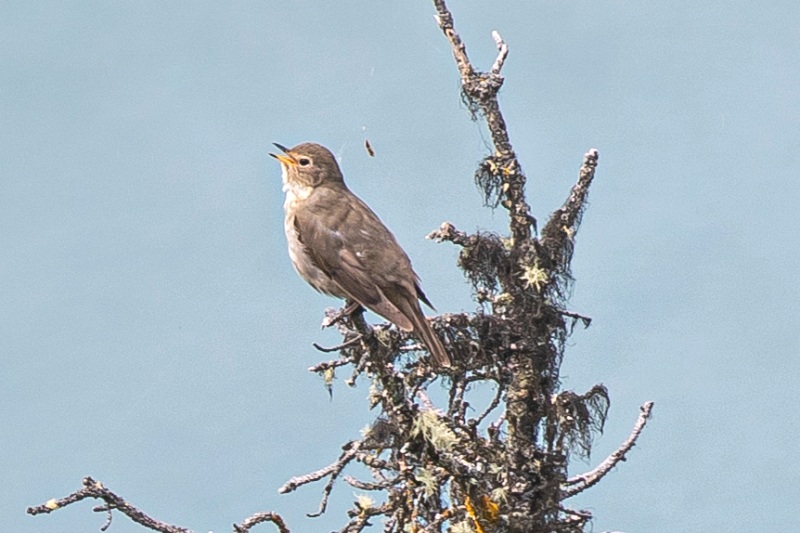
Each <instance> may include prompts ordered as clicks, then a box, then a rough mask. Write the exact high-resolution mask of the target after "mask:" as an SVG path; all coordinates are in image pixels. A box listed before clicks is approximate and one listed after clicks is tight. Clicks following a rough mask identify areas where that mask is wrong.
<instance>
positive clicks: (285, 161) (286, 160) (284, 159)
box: [269, 143, 297, 167]
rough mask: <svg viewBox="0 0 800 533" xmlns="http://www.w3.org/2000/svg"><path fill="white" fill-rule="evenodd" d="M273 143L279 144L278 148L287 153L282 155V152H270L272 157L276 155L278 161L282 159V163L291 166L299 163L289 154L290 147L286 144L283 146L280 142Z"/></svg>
mask: <svg viewBox="0 0 800 533" xmlns="http://www.w3.org/2000/svg"><path fill="white" fill-rule="evenodd" d="M272 144H274V145H275V146H277V147H278V149H279V150H280V151H281V152H283V153H285V154H286V155H281V154H273V153H270V154H269V155H271V156H272V157H274V158H275V159H277V160H278V161H280V162H281V164H283V165H287V166H290V167H291V166H294V165H296V164H297V161H295V160H294V159H292V157H291V156H290V155H289V149H288V148H286V147H285V146H283V145H281V144H278V143H272Z"/></svg>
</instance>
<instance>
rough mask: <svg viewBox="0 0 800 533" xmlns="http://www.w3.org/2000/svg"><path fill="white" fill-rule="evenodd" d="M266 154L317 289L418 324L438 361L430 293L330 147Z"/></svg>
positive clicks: (303, 264)
mask: <svg viewBox="0 0 800 533" xmlns="http://www.w3.org/2000/svg"><path fill="white" fill-rule="evenodd" d="M275 146H277V147H278V148H279V149H280V150H281V151H282V152H283V154H270V155H271V156H272V157H274V158H275V159H277V160H278V161H280V163H281V168H282V171H283V172H282V175H283V190H284V192H285V193H286V201H285V202H284V204H283V207H284V210H285V212H286V218H285V221H284V225H285V230H286V239H287V241H288V243H289V257H291V259H292V263H293V264H294V268H295V269H296V270H297V272H298V273H299V274H300V276H301V277H302V278H303V279H304V280H306V281H307V282H308V283H309V284H311V286H312V287H314V288H315V289H316V290H318V291H320V292H323V293H325V294H329V295H332V296H336V297H338V298H343V299H346V300H348V301H349V302H351V303H358V304H361V305H362V306H364V307H366V308H367V309H370V310H371V311H373V312H375V313H377V314H379V315H381V316H382V317H384V318H385V319H387V320H389V321H391V322H393V323H394V324H396V325H397V327H399V328H400V329H402V330H404V331H413V332H415V333H416V334H417V335H418V336H419V337H420V338H421V340H422V341H423V342H424V343H425V346H426V347H427V348H428V351H429V352H430V353H431V355H432V356H433V359H434V361H435V362H436V364H437V365H438V366H440V367H449V366H450V357H449V356H448V355H447V352H446V351H445V348H444V345H443V344H442V341H441V340H440V339H439V337H438V336H437V335H436V333H434V331H433V329H432V328H431V326H430V324H428V321H427V320H426V319H425V315H424V314H423V313H422V309H421V308H420V305H419V301H418V300H422V301H423V302H424V303H425V304H426V305H427V306H428V307H430V308H431V309H433V306H432V305H431V303H430V302H429V301H428V298H427V297H426V296H425V293H424V292H422V288H421V287H420V286H419V277H418V276H417V275H416V273H415V272H414V270H413V269H412V268H411V261H410V260H409V258H408V256H407V255H406V253H405V252H404V251H403V249H402V248H400V245H399V244H397V241H396V240H395V238H394V235H392V233H391V232H390V231H389V229H388V228H387V227H386V226H385V225H384V224H383V222H381V220H380V219H379V218H378V216H377V215H376V214H375V213H374V212H373V211H372V209H370V208H369V207H368V206H367V204H365V203H364V202H362V201H361V199H360V198H358V197H357V196H356V195H355V194H353V193H352V192H350V189H348V188H347V185H345V183H344V177H343V176H342V171H341V170H340V169H339V164H338V163H337V162H336V159H335V158H334V156H333V154H332V153H331V152H330V151H329V150H328V149H327V148H325V147H324V146H321V145H319V144H314V143H303V144H298V145H297V146H295V147H294V148H285V147H283V146H281V145H280V144H275Z"/></svg>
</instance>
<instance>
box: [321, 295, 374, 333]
mask: <svg viewBox="0 0 800 533" xmlns="http://www.w3.org/2000/svg"><path fill="white" fill-rule="evenodd" d="M359 310H361V311H363V310H364V309H363V308H362V307H361V304H360V303H358V302H356V301H353V300H346V301H345V303H344V307H342V308H341V309H339V310H338V311H336V312H335V313H332V314H327V313H326V314H325V318H323V319H322V329H325V328H329V327H331V326H333V325H335V324H336V323H337V322H341V321H342V320H343V319H344V318H346V317H348V316H350V315H352V314H353V313H355V312H356V311H359Z"/></svg>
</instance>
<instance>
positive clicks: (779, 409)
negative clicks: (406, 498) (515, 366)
mask: <svg viewBox="0 0 800 533" xmlns="http://www.w3.org/2000/svg"><path fill="white" fill-rule="evenodd" d="M450 7H451V9H452V10H453V12H454V16H455V22H456V27H457V29H458V30H459V31H460V33H461V35H462V37H463V38H464V39H465V41H466V43H467V47H468V52H469V54H470V57H471V59H472V60H473V62H474V64H475V65H476V66H477V67H479V68H482V69H488V68H489V66H490V65H491V62H492V61H493V60H494V56H495V47H494V43H493V42H492V39H491V31H492V30H498V31H499V32H500V33H501V34H502V35H503V37H504V38H505V39H506V41H507V42H508V44H509V46H510V48H511V52H510V55H509V58H508V61H507V62H506V67H505V69H504V74H505V75H506V83H505V86H504V88H503V91H502V93H501V98H500V101H501V105H502V108H503V111H504V113H505V116H506V120H507V122H508V126H509V132H510V134H511V139H512V143H513V144H514V146H515V149H516V150H517V152H518V154H519V157H520V159H521V162H522V164H523V167H524V169H525V171H526V173H527V175H528V176H529V183H528V195H529V199H530V203H531V205H532V207H533V209H534V212H535V214H536V215H537V216H538V217H539V219H540V220H544V219H546V217H547V215H548V214H549V213H550V211H552V210H553V209H554V208H555V207H557V206H558V205H560V203H561V202H562V200H563V199H564V198H565V197H566V195H567V193H568V190H569V187H570V186H571V185H572V184H573V182H574V181H575V179H576V177H577V171H578V168H579V165H580V162H581V157H582V155H583V153H584V152H585V151H586V150H587V149H589V148H591V147H596V148H597V149H599V151H600V167H599V169H598V173H597V177H596V180H595V183H594V185H593V189H592V192H591V196H590V202H591V204H590V207H589V209H588V211H587V213H586V215H585V217H584V222H583V226H582V228H581V231H580V233H579V234H578V237H577V252H576V254H575V261H574V274H575V276H576V278H577V283H576V285H575V290H574V298H573V300H572V308H573V309H574V310H575V311H577V312H580V313H583V314H588V315H590V316H592V317H593V318H594V322H593V324H592V327H591V328H589V329H588V330H585V331H578V332H577V333H576V334H575V335H574V336H573V337H572V339H571V345H570V347H569V349H568V351H567V354H566V359H565V363H564V366H563V378H564V379H563V381H564V387H565V388H569V389H575V390H577V391H579V392H582V391H584V390H586V389H588V388H589V387H591V386H592V385H593V384H595V383H597V382H602V383H604V384H606V385H607V386H608V388H609V390H610V393H611V398H612V406H611V413H610V419H609V421H608V424H607V427H606V432H605V434H604V435H603V436H602V437H601V438H600V439H599V440H598V441H597V443H596V447H595V452H594V455H593V457H592V459H591V460H590V461H589V462H588V463H585V464H584V463H582V462H581V461H579V460H576V461H574V462H573V473H578V472H580V471H582V470H585V469H589V468H591V467H592V466H594V464H596V462H598V461H600V460H601V459H602V458H603V457H605V455H607V454H608V453H610V452H611V451H613V450H614V449H615V448H616V447H617V446H618V445H619V443H620V442H621V441H622V440H623V439H624V438H625V437H626V436H627V435H628V432H629V431H630V428H631V426H632V424H633V422H634V420H635V418H636V415H637V413H638V406H639V405H640V404H641V403H643V402H644V401H646V400H654V401H655V402H656V406H655V411H654V413H655V416H654V419H653V420H652V422H651V423H650V425H648V427H647V429H646V431H645V433H644V435H643V436H642V438H641V440H640V443H639V445H638V446H637V447H636V448H635V449H634V451H633V452H632V454H631V455H630V456H629V460H628V461H627V462H626V463H623V464H622V465H621V466H619V467H618V468H617V469H616V470H615V471H614V472H613V473H612V474H611V475H609V476H608V477H607V478H606V480H605V481H604V482H603V483H601V484H600V485H599V486H598V487H596V488H595V489H592V490H590V491H588V492H587V493H585V494H583V495H581V496H579V497H577V498H575V499H574V501H573V503H574V505H575V506H576V507H582V508H588V509H591V510H592V511H593V512H594V513H595V515H596V520H595V521H594V529H595V531H604V530H620V531H626V532H629V533H632V532H644V531H647V532H662V531H663V532H674V531H755V530H760V531H771V530H784V531H786V530H790V529H791V528H792V526H794V525H795V524H796V517H795V514H796V513H795V507H796V504H797V501H798V500H800V490H798V489H797V483H796V480H797V479H798V476H800V467H798V466H797V461H796V457H795V456H796V455H797V451H798V445H797V443H798V441H800V411H799V410H798V409H797V401H796V394H795V390H794V389H795V388H796V382H797V379H798V377H800V327H798V326H800V324H799V323H798V322H800V319H798V316H799V315H800V289H798V284H797V282H796V272H797V271H798V269H799V268H800V253H799V252H798V245H797V238H796V235H795V232H796V227H797V225H798V222H800V221H799V220H798V216H797V214H796V211H795V210H796V205H797V203H798V201H800V185H799V184H798V183H799V182H798V179H797V168H800V155H798V153H799V151H798V132H800V106H798V98H799V97H800V41H798V39H797V21H798V20H800V7H798V5H797V4H796V3H795V2H771V3H769V6H767V5H765V4H763V3H759V2H737V3H735V4H731V3H728V2H721V1H709V2H702V3H697V2H647V3H637V2H622V1H613V2H582V1H579V2H527V1H498V2H475V1H469V2H451V6H450ZM433 13H434V9H433V6H432V4H431V3H430V2H427V1H422V0H420V1H414V2H387V1H374V0H373V1H366V0H364V1H360V0H354V1H349V2H310V1H298V2H293V3H286V2H263V1H262V2H256V1H250V2H247V1H242V2H233V3H226V4H219V3H216V2H205V1H198V2H193V3H189V2H170V3H165V2H154V1H142V2H130V1H121V2H114V3H108V2H88V1H87V2H37V3H32V2H14V1H12V2H5V3H4V4H3V6H2V7H0V66H1V67H2V73H3V74H2V76H0V228H2V230H0V294H2V301H3V305H2V311H0V356H1V357H2V358H1V359H0V420H2V426H3V428H4V429H3V431H1V432H0V450H2V451H3V453H2V454H0V472H2V474H3V475H2V476H0V526H2V529H3V530H7V531H17V532H20V533H26V532H37V533H47V532H56V531H64V530H81V531H94V530H95V528H98V527H99V526H100V525H101V524H102V521H103V517H102V516H99V515H94V514H93V513H91V511H90V507H91V506H90V505H88V504H84V505H82V506H80V505H79V506H75V507H71V508H69V509H66V510H62V511H61V512H59V513H56V514H54V515H51V516H48V517H37V518H31V517H28V516H26V515H25V514H24V510H25V508H26V507H27V506H28V505H32V504H37V503H41V502H43V501H45V500H47V499H49V498H51V497H58V496H62V495H64V494H67V493H68V492H71V491H72V490H74V489H76V488H77V487H78V486H79V483H80V479H81V478H82V477H83V476H85V475H92V476H94V477H96V478H97V479H100V480H102V481H104V482H105V483H106V484H107V485H108V486H110V487H111V488H112V489H114V490H116V491H117V492H119V493H120V494H122V495H123V496H125V497H126V498H127V499H128V500H129V501H131V502H133V503H135V504H137V505H139V506H140V507H141V508H143V509H144V510H146V511H147V512H149V513H151V514H152V515H153V516H155V517H157V518H159V519H162V520H165V521H167V522H171V523H175V524H179V525H182V526H186V527H190V528H192V529H194V530H196V531H200V532H202V531H209V530H213V531H218V532H219V531H228V530H230V524H231V523H232V522H234V521H238V520H241V519H242V518H243V517H245V516H247V515H249V514H251V513H253V512H255V511H260V510H275V511H278V512H280V513H283V514H284V516H285V517H286V518H287V519H288V520H289V523H290V526H291V527H293V530H295V531H330V530H332V529H334V528H336V527H337V526H339V525H341V524H342V523H343V522H344V519H343V513H342V510H343V509H344V508H345V507H346V506H348V505H349V503H350V502H351V501H352V499H353V492H354V491H353V490H352V489H351V488H350V487H348V486H346V485H340V486H338V487H337V490H335V491H334V495H333V497H332V505H331V510H330V512H329V514H328V515H326V516H325V517H323V518H320V519H316V520H315V521H312V520H310V519H306V518H304V513H306V512H311V511H314V510H315V509H316V507H317V503H318V498H319V495H320V492H319V490H320V489H321V486H315V487H307V488H304V489H301V490H300V491H299V492H297V493H294V494H291V495H288V496H280V495H278V494H277V488H278V487H279V486H280V485H281V484H282V483H283V482H284V481H286V480H287V479H288V478H289V477H291V476H292V475H295V474H300V473H304V472H306V471H309V470H312V469H316V468H318V467H320V466H322V465H325V464H328V463H329V462H331V461H332V460H333V459H334V458H335V457H336V456H337V455H338V446H339V445H340V444H341V443H343V442H345V441H346V440H348V439H350V438H353V437H354V436H357V435H358V430H359V429H360V428H361V427H363V426H364V425H366V424H367V423H368V422H369V421H370V420H371V418H372V416H373V415H374V413H370V412H368V411H367V409H366V401H365V398H366V395H367V384H366V383H360V384H359V385H358V386H357V387H356V388H354V389H350V388H348V387H347V386H346V385H345V384H344V379H341V378H343V377H344V376H340V379H339V380H338V381H337V384H336V388H335V395H334V399H333V401H330V400H329V398H328V395H327V392H326V391H325V390H324V388H323V386H322V385H321V383H320V381H319V378H318V377H316V376H314V375H310V374H308V373H307V372H306V370H305V369H306V368H307V367H308V366H310V365H311V364H313V363H315V362H317V361H319V360H322V359H324V358H325V356H324V355H322V354H318V353H316V352H315V351H314V350H313V349H312V348H311V343H312V342H319V343H322V344H334V343H335V342H336V340H337V338H336V335H335V333H333V332H327V331H326V332H320V331H319V323H320V320H321V317H322V312H323V310H324V309H325V307H327V306H331V305H335V304H336V302H335V301H334V300H331V299H328V298H326V297H324V296H322V295H319V294H317V293H315V292H314V291H313V290H312V289H310V288H309V287H308V286H306V285H305V284H304V283H303V282H302V281H301V280H300V279H299V278H298V277H297V276H296V275H295V273H294V271H293V270H292V268H291V265H290V262H289V260H288V257H287V254H286V251H285V242H284V237H283V228H282V224H283V214H282V201H283V199H282V193H281V190H280V170H279V167H278V165H277V163H276V162H275V161H273V160H271V159H270V158H269V157H268V155H267V153H268V152H269V151H270V149H271V144H270V143H272V142H280V143H282V144H286V145H289V146H291V145H293V144H296V143H299V142H303V141H316V142H321V143H323V144H325V145H327V146H328V147H330V148H331V149H332V150H333V151H334V152H335V153H336V154H337V156H338V157H339V159H340V162H341V164H342V167H343V169H344V172H345V176H346V178H347V180H348V183H349V184H350V187H351V188H352V189H353V190H354V191H355V192H356V193H357V194H359V195H360V196H361V197H362V198H364V199H365V200H366V201H367V202H368V203H369V204H370V205H371V206H372V207H373V208H374V209H375V210H376V211H377V212H378V213H379V214H380V215H381V217H382V218H383V220H384V221H385V222H386V223H387V225H388V226H389V227H390V228H392V230H393V231H394V232H395V234H396V235H397V237H398V240H399V241H400V242H401V243H402V244H403V246H404V247H405V248H406V250H407V252H408V253H409V255H410V256H411V258H412V261H413V262H414V265H415V268H416V270H417V271H418V272H419V274H420V276H421V278H422V281H423V286H424V287H425V291H426V292H427V294H428V296H429V297H430V298H431V300H432V301H433V302H434V304H436V306H437V307H438V309H439V310H440V311H449V312H458V311H462V310H471V309H474V304H473V303H472V302H471V300H470V291H469V287H468V285H467V284H466V282H465V281H464V279H463V277H462V275H461V273H460V271H459V270H458V269H457V268H456V267H455V259H456V254H457V250H456V249H455V248H453V247H452V246H449V245H446V244H435V243H432V242H430V241H426V240H425V239H424V238H423V237H424V235H426V234H427V233H428V232H429V231H431V230H433V229H435V228H436V227H438V226H439V225H440V224H441V222H442V221H444V220H449V221H451V222H453V223H454V224H455V225H456V226H457V227H459V228H460V229H464V230H470V231H472V230H476V229H482V230H503V229H504V227H505V223H506V219H505V216H504V212H503V211H502V210H497V211H495V212H491V211H490V210H487V209H485V208H483V207H482V206H481V195H480V193H479V192H478V191H477V190H476V188H475V187H474V186H473V184H472V173H473V171H474V169H475V166H476V164H477V162H478V161H479V160H480V159H481V158H482V157H483V156H484V155H485V154H486V153H487V148H486V143H487V138H488V136H487V134H486V132H485V130H484V129H483V128H482V126H481V125H480V123H477V124H476V123H473V122H471V121H470V120H469V116H468V113H467V111H466V110H465V109H464V106H463V104H461V102H460V98H459V82H458V74H457V70H456V68H455V64H454V62H453V60H452V57H451V52H450V48H449V44H448V43H447V41H446V39H445V38H444V37H443V36H442V35H441V33H440V31H439V29H438V28H437V26H436V25H435V23H434V21H433V18H432V15H433ZM364 139H369V140H370V142H371V143H372V145H373V146H374V147H375V150H376V153H377V156H376V157H375V158H370V157H368V156H367V154H366V152H365V151H364V149H363V142H364ZM262 527H264V529H265V530H266V528H268V527H269V526H262ZM112 528H113V529H112V531H115V532H117V533H121V532H128V531H141V528H139V527H138V526H135V525H134V524H131V523H129V522H128V521H127V520H125V519H123V518H122V517H117V518H116V519H115V522H114V524H113V526H112Z"/></svg>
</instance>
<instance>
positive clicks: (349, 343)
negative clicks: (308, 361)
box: [309, 335, 362, 370]
mask: <svg viewBox="0 0 800 533" xmlns="http://www.w3.org/2000/svg"><path fill="white" fill-rule="evenodd" d="M361 337H362V335H356V336H355V337H353V338H352V339H350V340H349V341H346V342H343V343H342V344H339V345H338V346H331V347H330V348H326V347H325V346H320V345H319V344H317V343H316V342H314V343H312V344H311V345H312V346H313V347H314V348H316V349H317V350H319V351H320V352H323V353H331V352H337V351H339V350H341V349H342V348H347V347H348V346H352V345H354V344H355V343H357V342H358V341H360V340H361ZM348 362H349V361H348ZM337 366H341V365H337ZM309 370H310V369H309Z"/></svg>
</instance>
